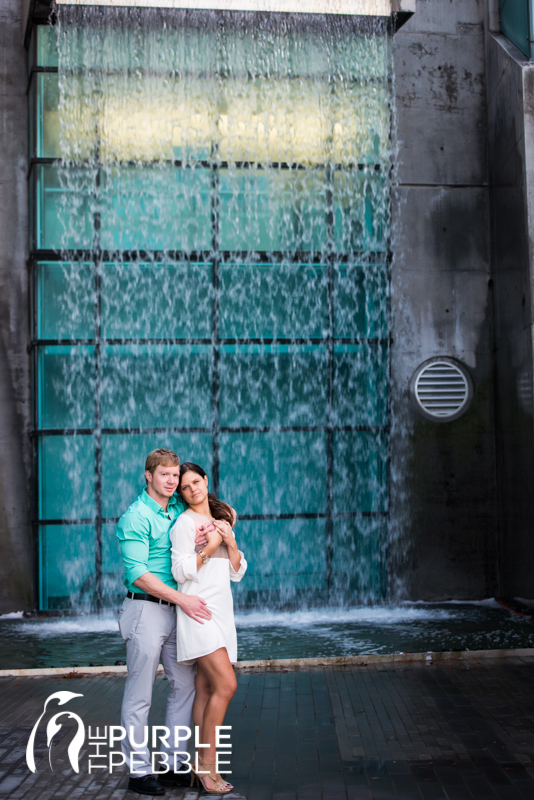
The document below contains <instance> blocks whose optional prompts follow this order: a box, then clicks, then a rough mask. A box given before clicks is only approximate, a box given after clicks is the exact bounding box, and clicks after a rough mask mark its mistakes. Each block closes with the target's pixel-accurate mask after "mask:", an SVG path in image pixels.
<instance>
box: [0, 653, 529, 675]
mask: <svg viewBox="0 0 534 800" xmlns="http://www.w3.org/2000/svg"><path fill="white" fill-rule="evenodd" d="M525 657H526V658H534V647H524V648H518V649H517V650H458V651H446V652H444V653H385V654H380V655H376V654H369V655H361V656H335V657H328V658H272V659H265V660H263V661H238V662H237V664H236V665H235V669H236V671H237V672H247V671H250V670H258V671H260V672H277V671H280V670H297V669H312V668H314V667H367V666H369V665H371V664H392V665H401V664H424V663H428V664H447V663H449V664H450V663H455V662H462V661H481V660H483V659H484V660H485V659H490V658H493V659H503V658H525ZM110 673H111V674H113V673H114V674H116V675H123V674H126V667H125V666H123V667H42V668H40V669H2V670H0V678H13V677H18V678H48V677H54V676H57V677H61V676H65V675H69V676H70V675H109V674H110ZM158 674H159V675H163V667H162V666H161V664H160V666H159V667H158Z"/></svg>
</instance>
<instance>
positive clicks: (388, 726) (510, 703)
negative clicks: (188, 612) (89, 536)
mask: <svg viewBox="0 0 534 800" xmlns="http://www.w3.org/2000/svg"><path fill="white" fill-rule="evenodd" d="M533 667H534V658H522V659H519V658H508V659H503V660H497V659H496V660H492V659H487V660H484V661H483V662H482V661H481V662H479V663H476V662H475V663H472V664H467V665H466V664H451V665H440V666H437V665H428V666H427V665H421V664H417V665H415V664H413V665H403V666H391V665H389V666H388V665H380V666H368V667H356V668H355V667H345V668H336V669H332V668H327V669H315V670H306V671H305V670H301V671H297V672H273V673H249V674H240V675H239V677H238V683H239V689H238V694H237V695H236V698H235V700H234V702H233V703H232V706H231V709H230V712H229V716H228V719H227V722H228V723H229V724H231V725H232V726H233V744H234V752H235V757H234V761H233V772H232V782H233V783H234V785H235V788H236V793H237V794H238V795H241V796H245V797H247V798H249V800H371V799H372V798H374V800H441V799H442V798H443V800H475V799H476V798H479V799H480V800H496V798H500V799H501V800H534V763H533V762H534V683H533V681H532V674H533ZM123 685H124V678H123V677H120V676H88V677H84V676H78V677H73V678H70V679H69V678H64V677H63V678H2V679H0V725H1V726H2V727H1V728H0V735H1V741H0V795H1V796H3V797H12V798H14V799H16V800H22V798H24V800H30V798H32V800H33V798H39V800H52V798H53V800H63V798H67V797H68V798H79V797H82V796H83V798H84V800H85V798H87V800H91V799H92V798H95V800H96V798H102V800H107V799H108V798H110V799H111V800H115V799H116V800H119V798H120V800H135V798H136V797H138V795H134V794H132V793H126V792H125V791H124V788H125V785H126V782H127V777H126V775H125V774H123V773H113V774H111V775H110V774H109V772H107V771H106V772H104V773H100V774H96V775H89V774H88V773H87V751H85V752H84V755H83V757H82V768H81V771H80V774H79V775H76V774H75V773H74V772H73V771H72V769H71V768H70V765H69V763H68V761H67V760H66V752H65V749H66V746H67V744H68V742H69V741H70V739H71V738H72V737H71V735H70V732H69V733H67V734H66V735H65V736H64V738H63V739H62V740H61V742H60V743H59V744H58V745H56V747H55V748H54V750H53V751H52V765H53V767H54V772H51V771H50V768H49V765H48V750H47V747H46V743H45V741H44V736H43V734H41V736H40V738H39V740H38V744H37V747H36V762H37V772H36V773H35V774H32V773H30V772H29V770H28V768H27V766H26V763H25V747H26V742H27V740H28V736H29V733H30V730H31V727H32V725H33V724H34V722H35V721H36V719H37V717H38V716H39V714H40V712H41V710H42V707H43V703H44V701H45V699H46V698H47V697H48V696H49V695H50V694H51V693H52V692H56V691H61V690H63V691H71V692H77V693H80V694H83V698H77V699H76V700H73V701H71V703H69V706H68V707H71V708H72V710H73V711H74V710H75V711H76V712H77V713H78V714H79V715H80V716H81V717H82V718H83V720H84V722H85V724H86V725H91V726H96V725H99V726H103V725H110V724H118V723H119V709H120V702H121V696H122V689H123ZM166 687H167V684H166V681H164V680H163V679H159V678H158V679H157V681H156V686H155V693H154V703H153V715H152V719H151V721H152V723H153V724H155V723H156V722H159V723H162V722H163V708H164V703H165V695H166ZM54 713H57V709H56V708H55V709H54ZM73 730H74V729H73ZM197 796H198V793H197V791H196V790H194V791H192V790H184V789H173V790H172V791H171V790H169V789H167V798H168V800H194V799H195V798H196V797H197ZM233 796H236V794H234V793H233Z"/></svg>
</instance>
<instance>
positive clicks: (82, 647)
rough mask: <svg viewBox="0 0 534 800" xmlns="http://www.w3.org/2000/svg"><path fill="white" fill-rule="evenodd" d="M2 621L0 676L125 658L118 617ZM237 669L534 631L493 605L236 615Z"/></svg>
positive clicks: (478, 646)
mask: <svg viewBox="0 0 534 800" xmlns="http://www.w3.org/2000/svg"><path fill="white" fill-rule="evenodd" d="M21 617H22V615H18V616H16V615H8V616H4V617H1V618H0V637H1V641H2V648H1V651H0V669H15V668H17V669H20V668H35V667H69V666H89V665H93V666H100V665H106V666H107V665H114V664H115V663H116V662H123V661H124V660H125V657H126V652H125V645H124V642H123V641H122V639H121V637H120V634H119V632H118V626H117V616H116V614H111V613H107V614H104V615H101V616H93V615H80V616H77V617H62V618H57V619H50V618H49V619H35V618H30V619H22V618H21ZM236 622H237V629H238V643H239V659H240V661H255V660H260V659H267V658H269V659H271V658H316V657H325V656H356V655H362V654H365V653H382V654H386V653H421V652H442V651H446V650H503V649H507V648H523V647H534V625H533V624H532V623H531V622H530V619H529V618H527V617H520V616H517V615H515V614H512V613H511V612H509V611H507V610H506V609H504V608H502V607H501V606H499V605H498V604H497V603H496V602H495V601H493V600H485V601H481V602H478V603H462V602H449V603H441V604H428V603H414V604H402V605H397V606H374V607H358V608H323V609H317V608H316V609H308V610H299V611H269V610H267V609H262V610H258V611H250V612H246V613H242V612H241V613H238V614H237V615H236Z"/></svg>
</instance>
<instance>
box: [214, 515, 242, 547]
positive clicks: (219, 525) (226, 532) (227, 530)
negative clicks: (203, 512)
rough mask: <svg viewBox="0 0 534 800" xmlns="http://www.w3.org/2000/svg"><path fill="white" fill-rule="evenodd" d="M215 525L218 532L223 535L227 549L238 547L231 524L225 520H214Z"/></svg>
mask: <svg viewBox="0 0 534 800" xmlns="http://www.w3.org/2000/svg"><path fill="white" fill-rule="evenodd" d="M213 524H214V525H215V528H216V529H217V532H218V533H219V534H220V535H221V538H222V541H223V542H224V544H225V545H226V546H227V547H237V542H236V540H235V536H234V531H233V529H232V526H231V525H230V523H229V522H226V521H225V520H223V519H214V520H213Z"/></svg>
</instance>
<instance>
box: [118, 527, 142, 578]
mask: <svg viewBox="0 0 534 800" xmlns="http://www.w3.org/2000/svg"><path fill="white" fill-rule="evenodd" d="M117 538H118V540H119V546H120V550H121V555H122V560H123V561H124V577H125V579H126V580H127V581H128V583H130V584H133V582H134V581H136V580H137V579H138V578H140V577H141V575H144V574H145V573H146V572H149V571H150V570H149V569H148V557H149V538H150V523H149V521H148V520H147V519H146V518H144V517H142V516H141V515H140V514H136V513H134V512H127V513H126V514H123V515H122V517H121V518H120V520H119V523H118V525H117Z"/></svg>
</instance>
